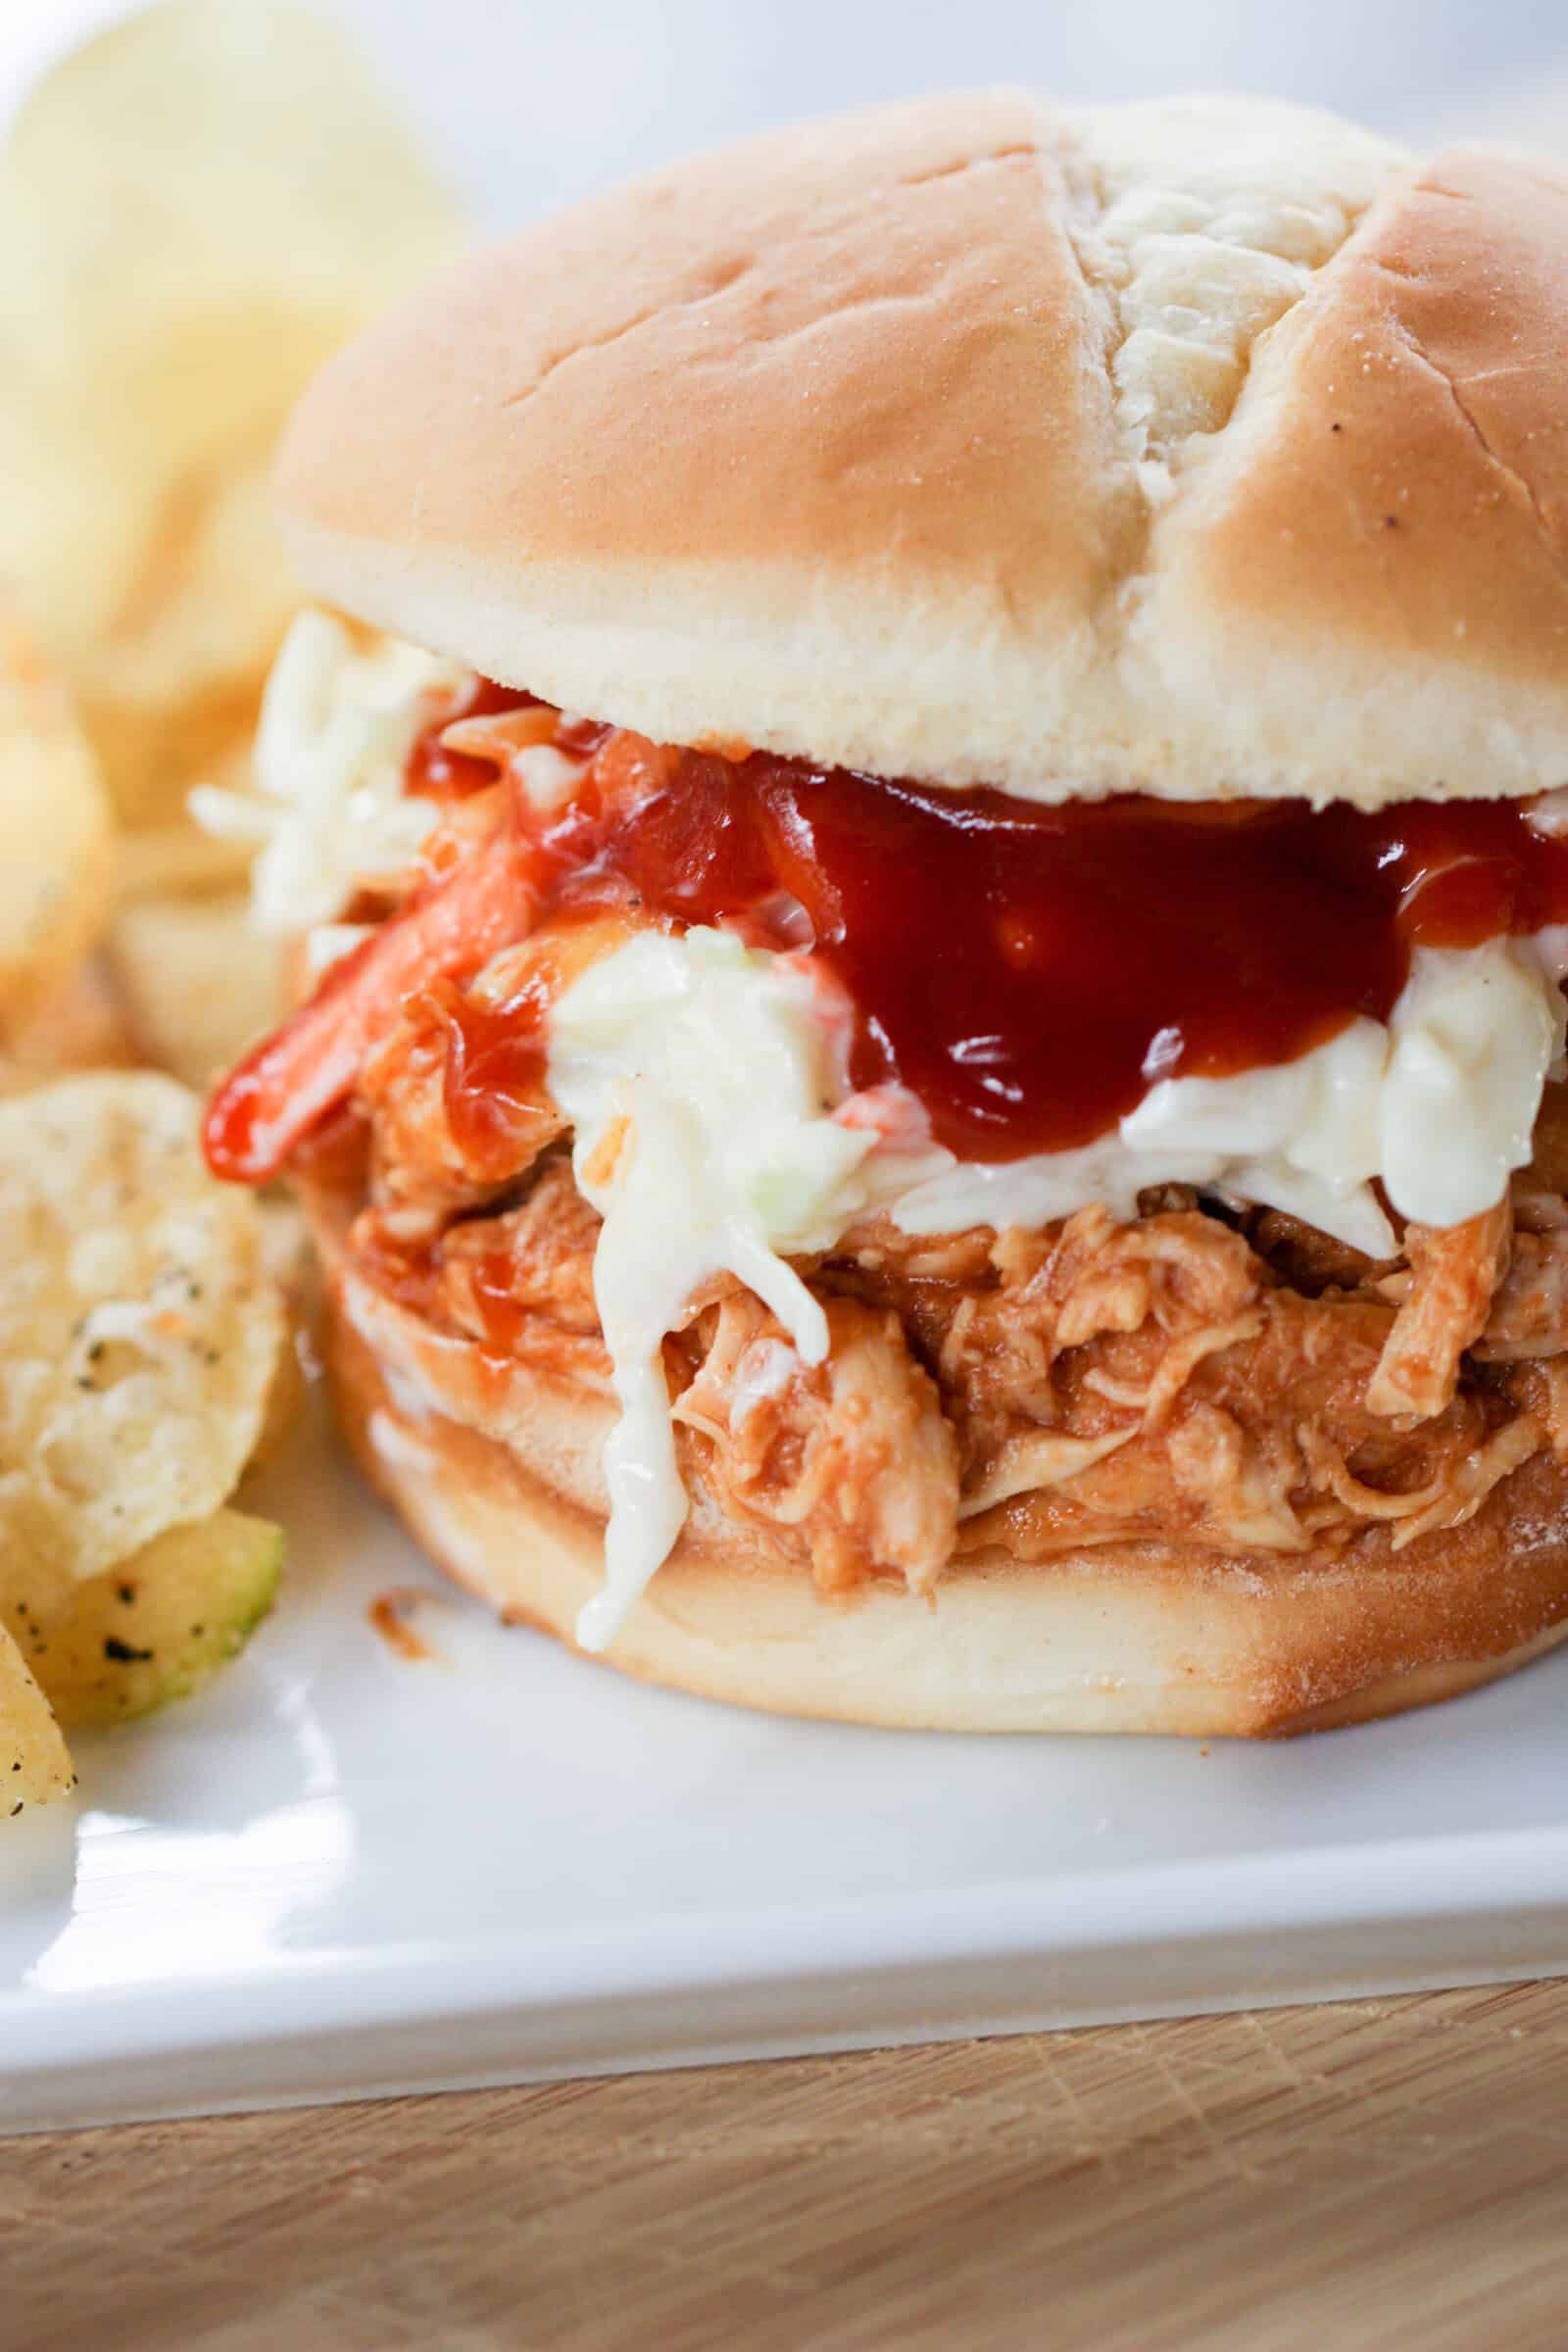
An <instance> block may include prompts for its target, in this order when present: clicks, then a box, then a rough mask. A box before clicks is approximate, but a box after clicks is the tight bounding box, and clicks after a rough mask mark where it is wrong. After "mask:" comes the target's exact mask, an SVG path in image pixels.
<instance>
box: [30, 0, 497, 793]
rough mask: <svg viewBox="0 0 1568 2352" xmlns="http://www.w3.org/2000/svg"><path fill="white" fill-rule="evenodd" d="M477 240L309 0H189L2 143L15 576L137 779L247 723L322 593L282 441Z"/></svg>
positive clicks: (211, 761) (126, 28) (41, 103)
mask: <svg viewBox="0 0 1568 2352" xmlns="http://www.w3.org/2000/svg"><path fill="white" fill-rule="evenodd" d="M459 241H460V227H459V220H458V215H457V212H456V209H455V207H454V205H453V203H452V201H451V199H450V198H449V197H448V195H447V194H446V192H445V191H444V190H443V189H442V187H441V186H440V185H439V183H438V182H437V180H436V179H435V177H434V175H433V174H432V173H431V172H430V171H429V170H428V168H427V167H426V165H425V164H424V162H423V161H422V159H421V158H420V156H419V153H418V151H417V146H416V144H415V142H414V140H413V139H412V138H411V136H410V135H409V133H408V132H407V131H406V130H405V128H404V126H403V125H402V124H401V123H399V122H398V120H397V119H396V117H395V115H394V114H393V113H392V111H391V110H390V109H389V107H388V106H387V103H386V101H385V100H384V99H383V97H382V95H381V93H380V91H379V89H378V88H377V86H376V84H375V82H374V80H373V79H372V78H371V76H370V74H369V73H368V71H367V70H366V68H365V67H364V66H363V65H362V64H361V62H360V60H359V58H358V57H357V55H356V54H355V53H354V51H353V50H352V49H351V48H350V47H349V46H348V45H347V43H346V42H345V41H344V40H343V38H342V37H341V35H340V34H339V33H338V32H337V31H336V30H335V28H334V27H333V26H332V25H330V24H328V23H325V22H323V21H322V20H321V19H320V18H319V17H316V16H314V15H312V14H310V13H308V12H307V11H306V10H304V9H302V8H298V7H294V6H289V5H286V4H285V0H163V4H162V5H158V6H154V7H151V8H148V9H146V10H144V11H143V12H142V13H140V14H138V15H136V16H134V17H131V18H130V19H128V20H127V21H125V22H123V23H121V24H118V25H114V26H112V27H111V28H110V29H109V30H108V31H105V32H101V33H100V34H98V35H97V37H96V38H94V39H92V40H90V41H88V42H87V43H86V44H85V45H84V46H83V47H81V48H79V49H78V50H76V51H75V52H74V53H73V54H72V55H70V56H68V57H66V58H65V59H64V60H63V61H62V62H61V63H60V64H59V65H57V66H56V67H55V68H54V69H53V70H52V71H51V72H50V73H47V74H45V75H44V77H43V78H42V79H41V80H40V81H39V83H38V84H37V86H36V87H35V88H34V90H33V91H32V93H31V94H30V96H29V97H28V99H27V100H26V102H25V105H24V107H23V109H22V111H21V113H20V115H19V116H18V118H17V120H16V123H15V124H14V126H13V128H12V131H11V134H10V136H9V138H8V140H7V141H6V144H5V147H4V149H3V151H0V575H4V576H10V577H11V578H13V579H14V580H16V581H17V582H18V583H20V584H21V586H22V588H23V590H24V592H25V595H26V597H27V599H28V601H29V603H30V604H31V606H32V607H33V609H34V611H35V612H36V614H37V616H38V618H39V620H40V623H41V624H42V626H43V628H44V631H45V634H46V637H47V639H48V641H49V643H50V644H51V646H52V647H53V648H54V649H55V650H56V651H57V652H58V653H59V654H60V656H61V657H62V659H63V660H64V661H65V662H66V665H67V669H68V672H69V675H70V678H71V682H72V684H73V688H74V689H75V691H76V692H77V694H78V696H79V698H80V701H81V705H82V710H83V712H84V715H85V717H86V720H87V724H88V727H89V730H90V732H91V734H92V737H93V740H94V742H95V744H96V746H97V748H98V751H99V755H100V758H101V759H102V760H103V763H104V770H105V774H106V776H107V778H108V781H109V785H110V789H111V793H112V795H113V798H114V801H115V805H116V807H117V809H120V810H121V811H122V812H123V814H124V815H125V816H127V817H128V818H129V819H130V820H131V821H133V822H136V823H154V822H161V821H167V819H168V818H169V817H170V816H171V815H172V814H174V813H176V812H177V811H178V810H179V809H180V808H181V807H182V803H183V795H184V792H185V790H186V788H187V786H188V785H189V784H190V783H192V782H193V781H195V780H197V779H198V778H199V777H201V776H202V775H204V774H206V773H209V772H211V770H212V769H213V768H214V767H215V766H217V765H219V764H220V763H221V761H222V760H224V758H225V757H227V756H228V755H229V754H230V753H231V752H232V749H233V747H234V745H235V744H236V742H238V741H239V740H241V739H242V737H243V735H244V733H245V731H246V730H247V728H248V727H249V725H250V723H251V721H252V719H253V717H254V711H255V704H256V698H257V695H258V693H259V691H260V686H261V681H262V677H263V674H264V672H265V670H266V667H267V665H268V663H269V662H270V659H271V655H272V652H273V650H274V648H275V646H276V643H277V641H278V639H279V637H280V636H281V634H282V630H283V627H284V625H285V622H286V620H287V618H288V615H289V613H290V611H291V610H292V608H293V606H294V603H295V601H296V591H295V587H294V584H293V582H292V580H291V579H290V577H289V574H288V571H287V568H286V566H285V564H284V561H283V557H282V553H281V549H280V547H279V546H278V544H277V542H276V540H275V539H274V536H273V533H272V529H271V524H270V518H269V515H268V510H267V498H266V473H267V467H268V465H269V462H270V450H271V445H272V442H273V440H274V438H275V436H276V433H277V431H278V428H279V426H280V424H281V422H282V420H283V417H285V415H286V414H287V412H288V410H289V408H290V407H291V405H292V403H293V401H294V400H295V398H296V397H297V395H298V394H299V392H300V391H301V390H302V389H303V387H304V385H305V383H306V381H307V380H308V378H309V377H310V376H311V375H312V374H313V373H314V371H315V369H316V368H318V366H319V364H320V362H321V361H322V360H323V359H324V358H325V357H326V355H327V354H328V353H329V352H330V351H331V350H333V349H334V348H335V346H336V345H337V344H339V343H340V342H342V341H344V340H346V338H347V337H348V336H349V335H350V334H352V333H353V332H355V330H356V329H357V328H358V327H359V326H360V325H362V324H363V323H364V322H365V320H366V319H368V318H369V317H371V316H372V315H373V314H374V313H375V312H377V311H379V310H380V309H382V308H383V307H384V306H385V305H386V304H387V303H388V302H389V301H391V300H392V299H393V298H394V297H395V296H396V295H398V294H399V293H401V292H402V291H404V290H405V289H406V288H407V287H409V286H411V285H413V284H414V283H416V282H417V280H418V279H419V278H420V277H421V276H422V275H424V274H425V273H426V272H427V271H428V270H429V269H430V268H431V267H432V266H433V265H434V264H435V263H437V262H438V261H440V260H441V259H443V258H444V257H445V256H446V255H448V254H449V253H450V252H452V251H453V250H454V248H455V246H456V245H457V243H458V242H459Z"/></svg>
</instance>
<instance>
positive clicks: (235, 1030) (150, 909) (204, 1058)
mask: <svg viewBox="0 0 1568 2352" xmlns="http://www.w3.org/2000/svg"><path fill="white" fill-rule="evenodd" d="M279 958H280V950H279V946H278V942H277V941H276V940H275V939H264V938H262V937H261V936H260V935H259V934H258V933H257V932H255V931H253V930H252V929H251V927H250V924H249V921H248V918H247V900H246V897H245V895H244V894H242V893H237V892H236V893H233V894H230V895H229V896H226V897H221V898H207V899H144V900H143V901H141V902H140V904H139V905H137V906H134V907H122V909H121V911H120V913H119V914H118V915H117V916H116V918H115V923H114V928H113V930H112V932H111V934H110V944H109V962H110V969H111V970H112V972H113V974H114V977H115V980H116V982H117V984H118V986H119V990H120V994H121V1000H122V1002H123V1005H124V1008H125V1014H126V1018H127V1020H128V1021H129V1024H130V1029H131V1034H132V1035H133V1036H134V1037H135V1039H136V1042H137V1044H138V1045H139V1046H140V1047H141V1049H142V1051H143V1053H144V1054H146V1055H147V1058H148V1060H149V1061H155V1062H157V1063H158V1064H159V1066H160V1067H161V1068H163V1069H166V1070H172V1072H173V1074H174V1076H175V1077H176V1078H179V1079H181V1080H183V1082H184V1083H185V1085H186V1086H192V1087H195V1088H196V1089H197V1090H198V1091H199V1092H200V1091H202V1090H204V1089H205V1088H207V1087H209V1086H210V1085H211V1084H212V1082H213V1080H214V1079H215V1078H216V1077H217V1076H218V1074H219V1072H220V1071H221V1070H224V1069H227V1068H228V1067H229V1066H230V1064H231V1063H233V1062H236V1061H238V1059H239V1057H240V1055H241V1054H243V1053H244V1051H245V1049H246V1047H247V1046H249V1045H250V1044H251V1043H252V1042H253V1041H254V1040H255V1039H256V1038H257V1037H259V1036H260V1035H261V1034H262V1032H263V1031H264V1030H265V1029H268V1028H270V1026H271V1025H272V1023H273V1022H274V1021H275V1020H276V1019H277V1017H278V1012H279V1009H280V1003H281V976H280V973H279V969H278V965H279Z"/></svg>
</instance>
